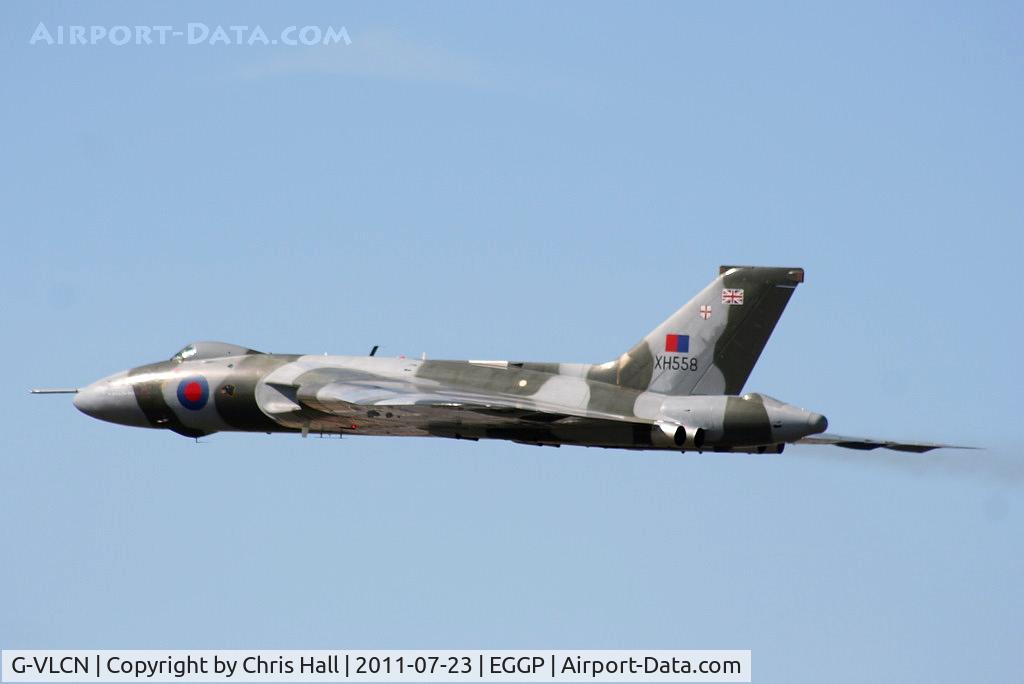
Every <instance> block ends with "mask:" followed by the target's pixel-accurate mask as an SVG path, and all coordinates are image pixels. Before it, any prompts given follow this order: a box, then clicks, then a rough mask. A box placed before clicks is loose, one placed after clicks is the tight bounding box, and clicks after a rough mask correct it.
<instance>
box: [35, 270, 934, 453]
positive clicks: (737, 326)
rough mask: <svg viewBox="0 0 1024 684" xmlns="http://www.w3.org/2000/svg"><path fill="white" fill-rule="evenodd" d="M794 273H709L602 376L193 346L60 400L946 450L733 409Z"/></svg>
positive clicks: (490, 430)
mask: <svg viewBox="0 0 1024 684" xmlns="http://www.w3.org/2000/svg"><path fill="white" fill-rule="evenodd" d="M803 281H804V271H803V269H800V268H779V267H774V268H766V267H751V266H722V267H721V269H720V271H719V275H718V277H717V278H715V279H714V280H713V281H712V282H711V283H710V284H709V285H708V286H707V287H705V288H704V289H703V290H702V291H701V292H700V293H699V294H698V295H697V296H696V297H694V298H693V299H691V300H690V301H689V302H688V303H687V304H686V305H685V306H683V307H682V308H681V309H679V310H678V311H676V312H675V313H674V314H673V315H672V316H670V317H669V318H668V319H667V320H666V321H665V322H664V323H662V324H661V325H659V326H658V327H656V328H655V329H654V330H653V331H651V332H650V334H648V335H647V336H646V337H644V338H643V339H641V340H640V341H639V342H637V343H636V344H635V345H633V347H632V348H630V349H629V350H628V351H626V352H625V353H624V354H622V355H621V356H619V357H618V358H616V359H614V360H612V361H608V362H607V363H602V364H595V365H591V364H582V363H531V362H524V361H480V360H469V361H434V360H425V359H422V360H421V359H409V358H404V357H399V358H383V357H379V356H376V355H375V352H376V347H375V348H374V350H373V351H372V352H371V353H370V355H369V356H306V355H296V354H265V353H262V352H258V351H255V350H253V349H247V348H245V347H239V346H236V345H233V344H226V343H223V342H194V343H192V344H189V345H188V346H186V347H185V348H184V349H182V350H181V351H179V352H178V353H177V354H175V355H174V356H173V357H171V358H170V359H169V360H167V361H159V362H157V363H151V364H147V365H144V366H139V367H137V368H132V369H130V370H126V371H121V372H120V373H115V374H114V375H111V376H109V377H106V378H103V379H102V380H98V381H97V382H94V383H93V384H91V385H89V386H87V387H84V388H82V389H39V390H32V391H33V393H38V394H56V393H73V394H75V398H74V404H75V406H76V407H77V408H78V409H79V410H80V411H82V412H83V413H85V414H87V415H89V416H92V417H94V418H99V419H100V420H106V421H109V422H112V423H119V424H121V425H132V426H137V427H148V428H164V429H167V430H171V431H173V432H176V433H178V434H180V435H184V436H186V437H194V438H198V437H201V436H204V435H209V434H213V433H215V432H222V431H244V432H255V431H259V432H267V433H270V432H297V433H300V434H302V435H303V436H306V435H308V434H309V433H310V432H313V433H315V434H323V435H327V434H331V435H340V436H344V435H392V436H420V437H428V436H429V437H448V438H452V439H469V440H479V439H505V440H511V441H514V442H521V443H525V444H536V445H546V446H561V445H563V444H574V445H579V446H593V447H607V448H620V449H661V450H673V451H687V450H695V451H704V450H709V451H725V452H728V451H738V452H756V453H764V452H779V453H781V452H782V450H783V448H784V447H785V445H786V444H792V443H812V444H835V445H838V446H843V447H848V448H853V449H874V448H877V447H884V448H888V449H896V450H900V451H915V452H923V451H928V450H930V449H935V448H938V447H943V446H948V445H943V444H930V443H917V442H892V441H887V440H876V439H865V438H857V437H842V436H839V435H831V434H827V433H825V430H826V428H827V426H828V421H827V420H826V419H825V416H823V415H821V414H819V413H815V412H813V411H808V410H805V409H802V408H799V407H797V406H793V405H790V404H786V403H784V402H781V401H778V400H776V399H773V398H771V397H769V396H765V395H763V394H756V393H748V394H741V392H742V391H743V386H744V385H745V384H746V381H747V378H748V377H749V375H750V372H751V370H752V369H753V368H754V364H755V363H757V360H758V357H760V355H761V351H762V349H764V346H765V344H766V343H767V342H768V338H769V337H770V336H771V334H772V331H773V330H774V329H775V325H776V323H777V322H778V320H779V317H780V316H781V315H782V312H783V310H784V309H785V308H786V304H787V303H788V302H789V299H790V297H792V296H793V292H794V291H795V290H796V288H797V286H799V285H800V283H802V282H803Z"/></svg>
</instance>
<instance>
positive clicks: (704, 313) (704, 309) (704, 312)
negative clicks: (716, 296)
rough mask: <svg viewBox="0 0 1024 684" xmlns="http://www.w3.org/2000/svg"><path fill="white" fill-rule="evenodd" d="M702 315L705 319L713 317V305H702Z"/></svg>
mask: <svg viewBox="0 0 1024 684" xmlns="http://www.w3.org/2000/svg"><path fill="white" fill-rule="evenodd" d="M700 317H701V318H703V319H704V320H705V321H706V320H708V319H709V318H711V307H710V306H708V305H707V304H705V305H704V306H702V307H700Z"/></svg>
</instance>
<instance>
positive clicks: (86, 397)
mask: <svg viewBox="0 0 1024 684" xmlns="http://www.w3.org/2000/svg"><path fill="white" fill-rule="evenodd" d="M97 384H98V383H95V382H94V383H93V384H91V385H89V386H88V387H83V388H81V389H80V390H78V393H77V394H75V398H74V400H73V401H72V403H73V404H74V405H75V408H76V409H78V410H79V411H81V412H82V413H84V414H85V415H87V416H90V417H92V418H99V415H98V414H100V413H102V411H103V397H102V392H101V391H100V390H99V389H98V388H97V387H96V385H97Z"/></svg>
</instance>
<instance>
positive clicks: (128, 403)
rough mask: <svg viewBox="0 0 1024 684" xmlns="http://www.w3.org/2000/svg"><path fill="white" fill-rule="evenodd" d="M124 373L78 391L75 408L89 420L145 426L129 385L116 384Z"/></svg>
mask: <svg viewBox="0 0 1024 684" xmlns="http://www.w3.org/2000/svg"><path fill="white" fill-rule="evenodd" d="M125 375H126V373H118V374H116V375H112V376H110V377H109V378H104V379H102V380H98V381H97V382H94V383H92V384H91V385H89V386H88V387H83V388H82V389H80V390H78V393H77V394H76V395H75V398H74V400H73V403H74V405H75V408H76V409H78V410H79V411H81V412H82V413H84V414H85V415H87V416H89V417H91V418H97V419H99V420H105V421H107V422H110V423H120V424H121V425H136V426H143V427H144V426H146V425H148V422H147V420H146V417H145V415H144V414H143V413H142V410H141V409H140V408H139V404H138V402H137V401H136V400H135V393H134V392H133V390H132V387H131V385H128V384H125V383H121V382H117V381H118V380H120V379H121V378H123V377H125Z"/></svg>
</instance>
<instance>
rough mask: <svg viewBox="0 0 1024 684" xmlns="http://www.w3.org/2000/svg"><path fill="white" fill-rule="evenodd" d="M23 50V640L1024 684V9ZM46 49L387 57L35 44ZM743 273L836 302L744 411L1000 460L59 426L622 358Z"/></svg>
mask: <svg viewBox="0 0 1024 684" xmlns="http://www.w3.org/2000/svg"><path fill="white" fill-rule="evenodd" d="M0 14H2V18H3V21H2V28H0V50H2V51H3V54H2V59H0V71H2V74H3V76H2V78H0V88H2V91H0V95H2V97H0V100H2V102H3V106H2V107H0V130H2V131H3V134H2V135H3V138H2V141H3V144H2V150H3V154H2V155H0V206H2V207H3V209H4V219H3V224H2V225H3V228H2V229H0V230H2V231H3V238H4V239H3V244H4V247H5V249H4V253H5V255H6V260H5V268H4V269H3V271H2V276H0V278H2V279H3V280H2V287H0V303H2V310H3V312H4V319H5V325H4V331H5V334H4V335H3V337H2V342H0V345H2V347H0V350H2V352H3V354H4V356H5V357H6V358H7V359H8V360H9V363H8V364H7V367H6V382H5V387H6V391H4V392H3V393H2V394H0V402H2V403H0V410H2V411H3V414H4V415H5V416H6V421H5V428H4V434H3V438H2V439H3V449H2V451H0V520H3V525H2V527H0V529H2V532H0V554H2V555H0V605H2V609H0V646H3V647H4V648H48V647H49V648H347V647H353V648H354V647H375V648H389V647H394V648H535V647H536V648H741V649H747V648H749V649H751V650H752V652H753V668H754V676H755V681H758V682H818V681H822V680H823V679H827V680H829V681H836V682H860V681H864V680H865V679H868V680H872V681H893V682H902V681H929V682H960V681H964V680H973V679H977V680H982V681H1011V680H1014V679H1016V678H1019V676H1020V672H1021V661H1020V655H1019V648H1020V644H1021V640H1022V637H1024V618H1022V611H1024V589H1022V588H1021V577H1024V552H1022V549H1021V542H1020V540H1021V539H1022V538H1024V501H1022V492H1024V462H1022V457H1021V454H1020V453H1019V449H1017V447H1016V444H1017V441H1018V440H1017V434H1016V430H1015V428H1016V427H1017V426H1018V424H1019V401H1018V396H1017V395H1018V392H1019V384H1020V377H1021V375H1020V371H1019V361H1018V360H1017V359H1016V358H1015V356H1014V352H1015V350H1016V348H1017V347H1018V346H1019V345H1018V341H1019V340H1020V338H1021V334H1022V315H1021V310H1022V309H1021V304H1020V302H1019V301H1018V297H1019V285H1018V277H1017V271H1018V268H1019V261H1020V259H1021V256H1022V254H1024V239H1022V237H1021V230H1022V228H1024V206H1022V199H1021V198H1022V194H1021V189H1022V187H1024V184H1022V181H1024V177H1022V167H1021V159H1022V158H1024V144H1022V143H1024V140H1022V132H1021V126H1020V121H1022V120H1024V87H1022V86H1024V82H1022V75H1024V62H1022V60H1024V48H1022V43H1021V41H1020V30H1021V26H1022V20H1024V16H1022V14H1024V13H1022V10H1021V6H1020V5H1019V4H1016V3H983V4H980V5H971V6H969V7H968V6H965V5H962V4H959V3H898V4H896V5H893V3H857V4H855V5H846V6H826V5H822V4H820V3H806V4H801V3H787V4H785V5H763V4H754V3H749V4H738V3H731V4H719V5H715V6H713V7H703V6H700V5H696V4H684V3H673V4H655V3H647V4H643V5H639V6H634V5H628V6H627V5H589V4H588V5H581V4H573V3H559V4H547V3H531V4H526V5H496V4H493V3H486V4H484V3H481V4H476V3H465V4H462V3H459V4H430V5H427V4H412V3H409V4H390V3H389V4H379V3H372V4H371V3H367V4H358V5H357V4H333V3H332V4H309V3H299V4H289V5H287V6H284V5H280V6H279V5H276V4H270V3H265V4H250V3H218V4H217V5H215V6H206V5H205V4H192V3H174V4H163V5H141V4H137V3H120V4H115V3H108V4H95V3H94V4H84V3H59V4H45V3H39V4H31V5H29V4H17V3H4V4H3V5H2V7H0ZM40 21H42V22H44V23H47V24H48V25H57V24H65V25H68V24H101V25H117V24H128V25H135V24H148V25H160V24H174V25H184V24H187V23H188V22H203V23H206V24H208V25H210V26H215V25H217V24H223V25H238V24H245V25H250V26H253V25H257V24H258V25H260V26H262V27H263V28H264V29H265V30H266V31H267V32H268V33H271V34H275V33H278V32H280V30H281V29H283V28H284V27H286V26H289V25H299V26H301V25H306V24H313V25H319V26H327V25H331V26H344V27H345V28H346V30H347V31H348V34H349V36H350V37H351V41H352V43H351V45H348V46H345V45H338V46H331V47H319V48H301V47H281V46H278V47H259V46H208V45H207V46H204V45H195V46H188V45H183V44H175V45H167V46H163V47H156V46H151V47H140V46H123V47H114V46H111V45H99V46H89V47H71V46H63V47H59V46H43V45H29V38H30V37H31V35H32V32H33V30H34V29H35V27H36V26H37V24H38V23H39V22H40ZM722 263H754V264H766V265H793V266H802V267H804V268H805V269H806V270H807V282H806V283H805V284H804V285H803V286H802V287H801V288H800V290H799V291H798V292H797V294H796V295H795V297H794V299H793V300H792V302H791V303H790V305H789V308H788V310H787V312H786V314H785V316H784V317H783V319H782V321H781V323H780V324H779V327H778V328H777V330H776V332H775V334H774V336H773V337H772V339H771V341H770V342H769V344H768V346H767V348H766V350H765V352H764V354H763V356H762V358H761V361H760V363H759V365H758V366H757V368H756V369H755V371H754V373H753V375H752V376H751V378H750V382H749V383H748V385H747V388H748V389H751V390H757V391H763V392H765V393H768V394H771V395H774V396H777V397H779V398H781V399H783V400H784V401H788V402H792V403H796V404H798V405H803V406H807V407H809V408H813V409H815V410H818V411H821V412H823V413H825V414H826V415H827V416H828V417H829V420H830V423H831V428H832V429H833V430H834V431H837V432H843V433H848V434H866V435H877V436H885V437H893V438H904V439H925V440H936V441H948V442H953V443H965V444H975V445H980V446H984V447H986V450H985V451H982V452H952V451H949V452H938V453H933V454H928V455H924V456H916V455H908V454H889V453H877V454H876V453H867V454H864V453H857V452H849V451H844V450H838V449H824V448H822V449H817V448H806V447H805V448H791V449H790V450H788V451H787V452H786V453H785V454H783V455H781V456H774V455H773V456H744V455H735V456H733V455H729V456H725V455H712V454H705V455H701V456H698V455H690V454H688V455H685V456H679V455H664V454H634V453H626V452H614V451H599V450H586V449H577V448H562V449H559V450H554V449H537V448H530V447H524V446H516V445H511V444H503V443H478V444H467V443H461V442H460V443H456V442H448V441H440V440H435V441H431V440H418V439H410V440H401V439H347V440H344V441H337V440H334V441H331V440H318V439H307V440H301V439H299V438H297V437H293V436H279V435H278V436H270V437H268V436H265V435H215V436H212V437H209V438H206V439H204V440H202V441H201V442H200V443H198V444H197V443H195V442H193V441H190V440H187V439H183V438H181V437H178V436H176V435H172V434H169V433H162V432H157V431H148V430H136V429H130V428H122V427H118V426H113V425H108V424H103V423H100V422H97V421H94V420H91V419H88V418H86V417H85V416H83V415H81V414H79V413H78V412H76V411H75V410H74V409H73V408H72V406H71V402H70V400H68V398H66V397H30V396H29V395H28V394H27V389H28V388H29V387H33V386H63V385H72V386H75V385H84V384H86V383H88V382H91V381H92V380H94V379H96V378H98V377H100V376H102V375H106V374H108V373H111V372H114V371H116V370H120V369H122V368H125V367H128V366H133V365H138V364H140V363H143V362H148V361H152V360H157V359H161V358H166V357H168V356H170V355H171V354H172V353H173V352H174V351H176V350H177V349H178V348H180V347H181V346H183V345H184V344H185V343H187V342H189V341H191V340H194V339H221V340H225V341H230V342H235V343H239V344H243V345H247V346H251V347H254V348H257V349H262V350H266V351H277V352H309V353H322V352H331V353H338V354H345V353H364V352H365V351H367V350H368V349H369V348H370V347H371V346H372V345H374V344H380V345H382V347H381V352H380V353H381V354H389V355H397V354H409V355H418V354H420V353H421V352H426V353H427V354H428V356H430V357H432V358H467V357H471V358H513V359H527V360H541V361H547V360H565V361H604V360H606V359H609V358H612V357H614V356H616V355H617V354H619V353H620V352H622V351H623V350H625V349H627V348H628V347H629V346H630V345H631V344H632V343H633V342H635V341H636V340H637V339H639V338H640V337H641V336H642V335H644V334H645V333H646V332H647V331H648V330H650V329H651V328H653V327H654V326H655V325H656V324H657V323H659V322H660V321H661V320H663V319H664V318H665V317H666V316H667V315H668V314H669V313H671V312H672V311H673V310H675V308H677V307H678V306H679V305H680V304H681V303H682V302H684V301H686V300H687V299H688V298H689V297H690V295H692V294H693V293H694V292H696V291H697V290H699V289H700V288H701V287H703V286H704V285H705V284H706V283H707V282H708V281H709V280H710V279H711V278H712V277H713V276H714V275H715V273H716V272H717V267H718V265H719V264H722ZM823 671H827V672H828V674H827V676H823V675H822V672H823Z"/></svg>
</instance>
